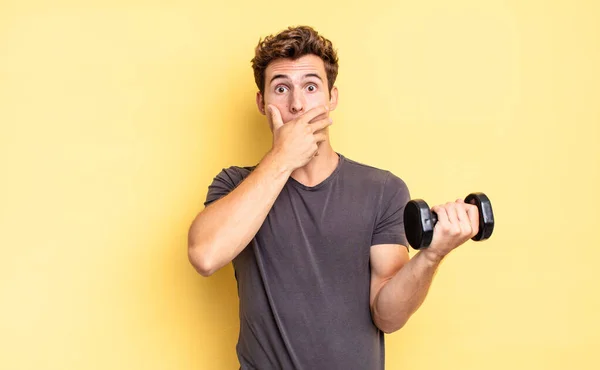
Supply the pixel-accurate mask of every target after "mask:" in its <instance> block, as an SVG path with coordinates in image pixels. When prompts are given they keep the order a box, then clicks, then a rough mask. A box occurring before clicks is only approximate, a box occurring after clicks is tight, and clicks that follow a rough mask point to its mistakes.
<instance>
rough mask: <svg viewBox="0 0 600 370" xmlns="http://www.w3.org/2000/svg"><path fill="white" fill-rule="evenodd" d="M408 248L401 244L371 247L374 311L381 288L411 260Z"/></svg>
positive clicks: (371, 297) (372, 302)
mask: <svg viewBox="0 0 600 370" xmlns="http://www.w3.org/2000/svg"><path fill="white" fill-rule="evenodd" d="M409 259H410V257H409V255H408V248H407V247H406V246H404V245H401V244H378V245H374V246H372V247H371V250H370V264H371V294H370V307H371V311H373V304H374V303H375V298H377V294H379V291H380V290H381V288H382V287H383V286H384V285H385V283H386V282H388V281H389V280H390V279H391V278H392V277H394V275H396V273H397V272H398V271H399V270H400V269H401V268H402V267H403V266H404V265H405V264H406V263H407V262H408V261H409Z"/></svg>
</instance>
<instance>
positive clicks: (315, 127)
mask: <svg viewBox="0 0 600 370" xmlns="http://www.w3.org/2000/svg"><path fill="white" fill-rule="evenodd" d="M332 124H333V120H332V119H331V118H325V119H322V120H320V121H316V122H314V123H311V124H310V128H311V130H312V132H313V134H314V133H317V132H319V131H321V130H323V129H325V128H326V127H329V126H331V125H332Z"/></svg>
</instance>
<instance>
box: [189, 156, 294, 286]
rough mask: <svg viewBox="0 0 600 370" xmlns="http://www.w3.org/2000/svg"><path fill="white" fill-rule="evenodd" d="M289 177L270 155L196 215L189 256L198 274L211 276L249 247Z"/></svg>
mask: <svg viewBox="0 0 600 370" xmlns="http://www.w3.org/2000/svg"><path fill="white" fill-rule="evenodd" d="M290 174H291V170H290V169H288V168H287V167H286V166H284V165H283V164H281V163H279V161H278V160H277V156H276V155H274V154H273V153H271V152H269V153H268V154H267V155H266V156H265V157H264V158H263V160H262V161H261V162H260V164H259V165H258V166H257V167H256V168H255V169H254V171H252V173H251V174H250V175H248V177H247V178H246V179H245V180H244V181H242V182H241V183H240V184H239V186H238V187H236V188H235V189H234V190H232V191H231V193H229V194H228V195H226V196H225V197H223V198H221V199H219V200H218V201H216V202H214V203H213V204H211V205H209V206H207V207H206V208H205V209H204V210H203V211H202V212H200V213H199V214H198V216H197V217H196V219H195V220H194V222H193V223H192V225H191V227H190V230H189V234H188V256H189V259H190V262H191V263H192V265H193V266H194V267H195V268H196V270H198V272H200V274H202V275H203V276H209V275H211V274H213V273H214V272H215V271H217V270H218V269H220V268H221V267H223V266H225V265H226V264H228V263H229V262H231V261H232V260H233V259H234V258H235V257H236V256H237V255H238V254H239V253H240V252H241V251H242V250H243V249H244V248H245V247H246V246H247V245H248V243H249V242H250V240H252V238H253V237H254V236H255V235H256V233H257V231H258V230H259V228H260V227H261V225H262V224H263V222H264V220H265V218H266V217H267V214H268V213H269V210H270V209H271V207H272V206H273V203H274V202H275V200H276V199H277V197H278V195H279V193H280V192H281V189H283V186H284V185H285V183H286V182H287V180H288V178H289V176H290Z"/></svg>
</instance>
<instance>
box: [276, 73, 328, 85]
mask: <svg viewBox="0 0 600 370" xmlns="http://www.w3.org/2000/svg"><path fill="white" fill-rule="evenodd" d="M308 77H316V78H318V79H319V80H321V82H323V79H322V78H321V76H319V75H318V74H316V73H308V74H305V75H304V76H302V79H306V78H308ZM278 78H282V79H285V80H290V76H288V75H275V76H273V77H272V78H271V81H270V82H269V83H272V82H273V81H275V80H276V79H278Z"/></svg>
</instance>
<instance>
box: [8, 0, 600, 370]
mask: <svg viewBox="0 0 600 370" xmlns="http://www.w3.org/2000/svg"><path fill="white" fill-rule="evenodd" d="M599 17H600V6H599V5H598V3H597V2H596V1H592V0H589V1H584V0H579V1H574V0H570V1H567V0H564V1H517V0H513V1H496V0H494V1H480V0H472V1H465V0H460V1H442V0H440V1H425V2H416V1H368V2H359V1H343V2H342V1H338V2H327V1H318V0H309V1H297V2H284V1H257V2H246V1H231V2H218V1H210V2H209V1H186V2H184V1H175V2H173V1H162V2H160V1H141V0H140V1H135V0H120V1H116V0H108V1H85V2H84V1H80V2H76V1H60V0H59V1H47V2H46V1H32V0H29V1H16V0H15V1H8V2H7V1H1V2H0V124H1V127H0V176H1V178H0V247H1V249H0V252H1V255H0V256H1V257H0V369H7V370H12V369H15V370H16V369H19V370H24V369H27V370H30V369H31V370H32V369H145V370H154V369H210V370H213V369H214V370H220V369H234V368H235V369H237V359H236V357H235V343H236V340H237V330H238V322H237V312H238V311H237V293H236V290H235V288H236V286H235V280H234V278H233V271H232V268H231V265H229V266H227V267H226V268H224V269H222V270H221V271H219V272H218V273H217V274H215V275H213V276H212V277H210V278H202V277H201V276H200V275H198V274H197V273H196V272H195V271H194V270H193V268H192V267H191V265H190V264H189V263H188V260H187V254H186V253H187V251H186V238H187V229H188V226H189V224H190V222H191V220H192V219H193V217H194V216H195V214H196V213H197V212H198V211H200V210H201V208H202V206H201V204H202V202H203V201H204V197H205V195H206V191H207V187H208V185H209V183H210V182H211V180H212V178H213V177H214V176H215V175H216V174H217V173H218V172H219V171H220V169H221V168H223V167H226V166H229V165H234V164H235V165H252V164H255V163H256V162H257V161H258V160H259V159H260V158H261V157H262V155H263V154H264V153H265V152H266V151H267V150H268V149H269V146H270V143H271V138H270V133H269V131H268V129H267V125H266V122H265V121H264V118H263V117H262V116H261V115H260V114H259V113H258V111H257V109H256V107H255V105H254V94H255V91H256V87H255V86H254V82H253V76H252V71H251V68H250V59H251V58H252V56H253V50H254V46H255V45H256V43H257V41H258V39H259V37H261V36H265V35H267V34H270V33H274V32H277V31H279V30H281V29H283V28H285V27H287V26H288V25H298V24H308V25H312V26H314V27H315V28H316V29H317V30H318V31H320V32H321V33H323V34H324V35H325V36H326V37H328V38H330V39H331V40H332V41H333V42H334V45H335V46H336V48H337V49H338V51H339V56H340V75H339V80H338V84H337V85H338V86H339V89H340V105H339V108H338V110H336V112H334V115H333V117H334V122H335V123H334V126H333V127H332V130H331V135H332V142H333V146H334V148H335V149H336V150H337V151H339V152H341V153H343V154H345V155H346V156H348V157H349V158H352V159H354V160H357V161H360V162H364V163H368V164H372V165H375V166H378V167H381V168H385V169H389V170H392V171H393V172H394V173H395V174H397V175H398V176H400V177H402V178H403V179H404V180H405V181H406V182H407V184H408V186H409V188H410V190H411V195H412V196H413V197H415V198H424V199H425V200H427V201H428V202H429V204H430V205H433V204H435V203H441V202H446V201H449V200H454V199H456V198H459V197H464V196H466V195H467V194H468V193H469V192H472V191H484V192H486V193H487V194H488V195H489V196H490V198H491V199H492V204H493V207H494V211H495V215H496V220H497V224H496V230H495V233H494V235H493V237H492V238H491V239H490V240H488V241H486V242H484V243H474V242H468V243H467V244H465V245H464V246H462V247H461V248H459V249H458V250H456V251H455V252H454V253H453V254H452V255H451V256H450V257H449V258H448V259H447V260H446V262H444V264H443V265H442V267H441V268H440V270H439V273H438V275H437V276H436V278H435V281H434V284H433V286H432V290H431V292H430V295H429V296H428V298H427V300H426V302H425V304H424V305H423V306H422V308H421V309H420V310H419V311H418V312H417V314H416V315H415V316H414V317H413V318H412V319H411V321H410V322H409V323H408V324H407V326H405V327H404V328H403V329H402V330H401V331H399V332H396V333H394V334H392V335H388V336H387V337H386V338H387V342H386V343H387V352H386V355H387V367H386V368H387V369H412V370H417V369H432V370H433V369H436V370H437V369H477V370H480V369H545V370H548V369H551V370H554V369H570V368H574V369H598V368H600V359H599V355H598V344H600V317H599V316H600V315H599V311H600V298H599V297H598V290H599V289H598V282H599V281H600V273H599V272H598V268H597V265H598V260H599V259H600V248H599V247H600V237H599V236H598V226H599V221H600V218H599V216H598V213H599V212H600V196H599V195H598V189H600V174H599V167H600V166H599V165H600V163H599V162H600V149H599V145H598V144H599V139H600V133H599V132H600V129H599V126H600V68H599V66H600V26H599V24H600V23H599V22H598V19H599ZM411 254H412V255H414V252H412V253H411Z"/></svg>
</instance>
